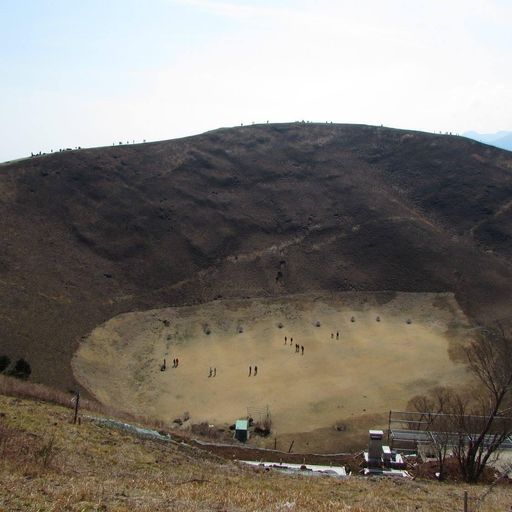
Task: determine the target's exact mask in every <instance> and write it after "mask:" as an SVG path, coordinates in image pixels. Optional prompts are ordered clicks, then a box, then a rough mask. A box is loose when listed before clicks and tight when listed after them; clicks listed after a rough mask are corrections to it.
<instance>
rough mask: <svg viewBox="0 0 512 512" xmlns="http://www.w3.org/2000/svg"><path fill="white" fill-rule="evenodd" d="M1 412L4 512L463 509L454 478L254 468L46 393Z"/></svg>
mask: <svg viewBox="0 0 512 512" xmlns="http://www.w3.org/2000/svg"><path fill="white" fill-rule="evenodd" d="M0 413H1V414H0V511H2V512H4V511H5V512H13V511H54V512H57V511H62V510H68V511H76V512H78V511H80V512H82V511H101V510H103V511H112V512H132V511H147V512H149V511H151V512H153V511H164V510H165V511H169V510H174V511H191V512H194V511H198V512H199V511H207V510H208V511H209V510H217V511H230V512H235V511H258V512H260V511H297V512H298V511H308V512H309V511H312V510H315V511H319V512H323V511H325V512H327V511H349V510H350V511H351V512H383V511H397V512H400V511H404V512H405V511H418V510H421V511H432V512H436V511H439V512H441V511H443V512H444V511H447V510H453V511H456V510H462V495H463V488H462V487H460V486H456V485H449V484H437V483H432V482H426V481H401V480H400V481H395V480H385V479H375V480H371V479H370V480H367V479H362V478H358V477H355V478H350V479H348V480H344V481H339V480H334V479H332V478H330V477H320V478H311V477H305V476H285V475H281V474H278V473H275V472H265V471H261V470H259V469H256V470H253V469H249V468H245V467H242V466H240V465H239V464H238V463H236V462H232V461H222V460H220V459H218V458H217V457H215V456H212V455H209V454H208V453H207V452H203V451H199V450H195V449H192V448H190V447H188V446H186V445H182V444H167V443H166V444H163V443H158V442H153V441H149V440H141V439H138V438H136V437H133V436H131V435H127V434H126V433H121V432H119V431H115V430H108V429H106V428H103V427H99V426H97V425H96V424H94V423H91V422H89V421H87V420H84V421H83V422H82V424H81V425H80V426H79V425H72V424H70V411H69V409H66V408H63V407H62V406H58V405H52V404H48V403H46V402H42V401H34V400H25V399H20V398H13V397H6V396H4V395H0ZM470 492H471V494H472V495H473V496H477V495H479V494H482V493H483V492H484V488H483V487H480V486H475V487H473V488H471V489H470ZM510 505H511V500H510V492H509V490H508V489H506V488H504V487H498V488H496V489H495V490H494V491H493V492H492V493H491V494H490V495H489V496H488V498H487V499H486V500H485V502H484V503H483V504H482V506H481V508H480V509H479V510H480V511H481V512H489V511H497V510H508V508H509V507H510Z"/></svg>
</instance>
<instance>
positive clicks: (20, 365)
mask: <svg viewBox="0 0 512 512" xmlns="http://www.w3.org/2000/svg"><path fill="white" fill-rule="evenodd" d="M31 373H32V369H31V368H30V365H29V364H28V362H27V361H25V359H23V358H22V359H18V360H17V361H16V363H15V365H14V367H13V368H11V369H10V370H8V372H7V374H8V375H10V376H11V377H16V378H17V379H23V380H27V379H28V378H29V377H30V374H31Z"/></svg>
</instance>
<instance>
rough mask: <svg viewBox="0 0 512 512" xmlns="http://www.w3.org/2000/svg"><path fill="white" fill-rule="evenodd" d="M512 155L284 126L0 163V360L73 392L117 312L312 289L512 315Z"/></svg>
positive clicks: (354, 129) (458, 141)
mask: <svg viewBox="0 0 512 512" xmlns="http://www.w3.org/2000/svg"><path fill="white" fill-rule="evenodd" d="M511 206H512V153H510V152H506V151H502V150H498V149H496V148H492V147H489V146H485V145H482V144H479V143H477V142H474V141H470V140H469V139H465V138H461V137H452V136H441V135H432V134H425V133H418V132H408V131H402V130H392V129H388V128H377V127H370V126H357V125H330V124H326V125H319V124H298V123H297V124H281V125H263V126H250V127H240V128H233V129H222V130H216V131H213V132H209V133H206V134H203V135H200V136H197V137H190V138H186V139H180V140H174V141H165V142H155V143H148V144H142V145H130V146H121V147H110V148H98V149H89V150H79V151H72V152H66V153H59V154H54V155H48V156H43V157H37V158H32V159H29V160H24V161H19V162H16V163H13V164H3V165H2V166H0V233H1V240H0V242H1V243H0V307H1V308H0V320H1V321H0V355H2V354H3V353H6V354H8V355H10V356H11V358H12V359H14V358H17V357H21V356H23V357H26V358H27V359H28V360H29V362H30V363H31V364H32V368H33V370H34V378H35V379H36V380H39V381H43V382H46V383H49V384H54V385H58V386H60V387H66V386H67V387H69V386H72V385H74V381H73V377H72V374H71V370H70V365H69V362H70V360H71V356H72V354H73V352H74V350H75V349H76V347H77V343H78V341H79V339H80V337H81V336H84V335H86V334H88V333H89V332H90V331H91V330H92V329H93V328H94V327H95V326H96V325H98V324H100V323H101V322H103V321H105V320H107V319H108V318H111V317H113V316H114V315H116V314H118V313H120V312H126V311H132V310H136V309H148V308H153V307H163V306H166V305H182V304H191V303H198V302H204V301H209V300H213V299H215V298H218V297H248V296H251V297H252V296H277V295H280V294H289V293H296V292H305V291H311V290H338V291H343V290H403V291H454V292H455V293H456V296H457V298H458V300H459V302H460V304H461V305H462V307H463V308H464V310H465V311H466V313H467V314H469V315H470V316H472V317H473V318H474V319H476V320H477V321H479V322H482V323H487V322H490V321H492V320H494V319H498V318H504V317H507V316H508V315H509V309H510V306H511V305H512V299H511V294H510V289H511V285H512V243H511V236H510V235H511V234H512V208H511Z"/></svg>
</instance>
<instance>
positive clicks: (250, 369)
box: [249, 366, 252, 377]
mask: <svg viewBox="0 0 512 512" xmlns="http://www.w3.org/2000/svg"><path fill="white" fill-rule="evenodd" d="M251 373H252V366H249V377H250V376H251Z"/></svg>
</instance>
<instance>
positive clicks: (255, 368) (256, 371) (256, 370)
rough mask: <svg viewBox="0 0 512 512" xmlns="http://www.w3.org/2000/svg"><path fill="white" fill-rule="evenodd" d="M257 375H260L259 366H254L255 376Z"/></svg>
mask: <svg viewBox="0 0 512 512" xmlns="http://www.w3.org/2000/svg"><path fill="white" fill-rule="evenodd" d="M256 375H258V367H257V366H255V367H254V376H255V377H256Z"/></svg>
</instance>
